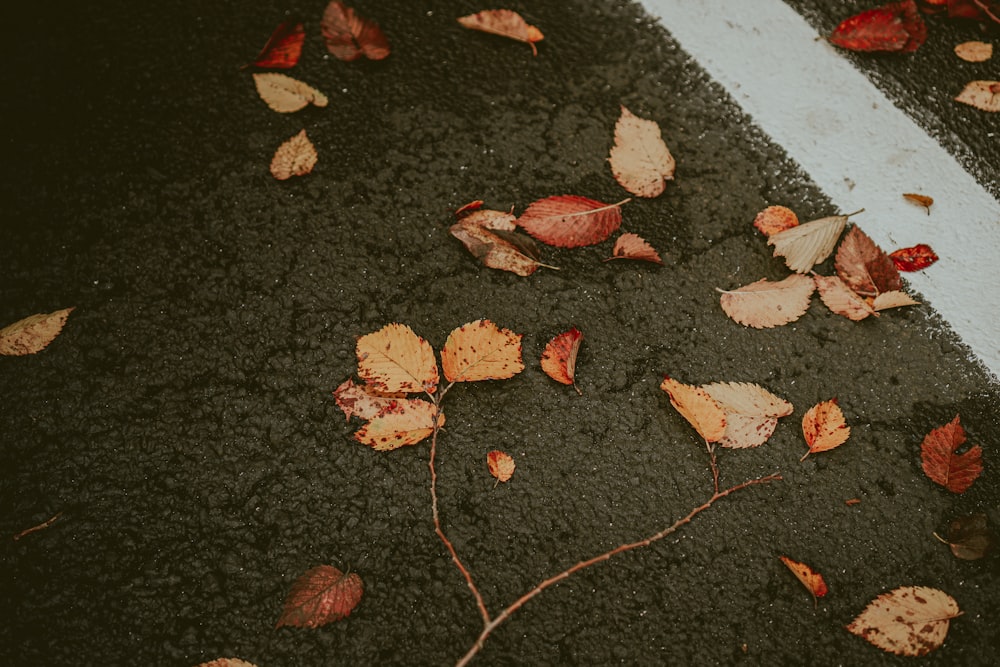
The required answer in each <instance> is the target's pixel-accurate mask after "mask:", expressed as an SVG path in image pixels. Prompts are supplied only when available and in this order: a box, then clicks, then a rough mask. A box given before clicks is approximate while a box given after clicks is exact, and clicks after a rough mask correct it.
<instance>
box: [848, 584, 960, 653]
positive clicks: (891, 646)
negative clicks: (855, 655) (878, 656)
mask: <svg viewBox="0 0 1000 667" xmlns="http://www.w3.org/2000/svg"><path fill="white" fill-rule="evenodd" d="M961 613H962V612H961V610H960V609H959V608H958V603H957V602H955V600H954V598H952V597H951V596H950V595H948V594H947V593H945V592H943V591H939V590H937V589H936V588H928V587H926V586H903V587H901V588H897V589H895V590H892V591H889V592H888V593H883V594H882V595H879V596H878V597H877V598H875V599H874V600H873V601H872V602H870V603H869V604H868V606H867V607H865V610H864V611H863V612H861V613H860V614H859V615H858V617H857V618H855V619H854V620H853V621H851V623H850V624H849V625H848V626H847V630H848V631H849V632H851V633H852V634H855V635H857V636H858V637H861V638H862V639H865V640H866V641H868V642H870V643H871V644H873V645H875V646H877V647H878V648H880V649H882V650H883V651H887V652H889V653H895V654H896V655H907V656H921V655H926V654H928V653H930V652H931V651H933V650H934V649H936V648H938V647H939V646H941V644H943V643H944V639H945V636H947V634H948V623H949V621H950V620H951V619H953V618H956V617H958V616H959V615H961Z"/></svg>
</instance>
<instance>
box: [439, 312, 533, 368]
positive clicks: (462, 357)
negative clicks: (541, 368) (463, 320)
mask: <svg viewBox="0 0 1000 667" xmlns="http://www.w3.org/2000/svg"><path fill="white" fill-rule="evenodd" d="M441 367H442V368H443V369H444V376H445V378H447V380H448V381H449V382H476V381H478V380H506V379H507V378H510V377H513V376H515V375H517V374H518V373H520V372H521V371H523V370H524V362H522V361H521V335H520V334H516V333H514V332H512V331H510V330H508V329H501V328H499V327H498V326H497V325H495V324H493V322H490V321H489V320H476V321H475V322H469V323H468V324H463V325H462V326H460V327H459V328H457V329H455V330H454V331H452V332H451V333H450V334H448V340H446V341H445V343H444V348H443V349H442V350H441Z"/></svg>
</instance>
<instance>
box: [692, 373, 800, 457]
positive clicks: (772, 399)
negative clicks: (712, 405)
mask: <svg viewBox="0 0 1000 667" xmlns="http://www.w3.org/2000/svg"><path fill="white" fill-rule="evenodd" d="M702 389H703V390H704V391H705V393H707V394H708V395H709V396H711V397H712V399H713V400H714V401H715V402H716V403H717V404H718V405H719V407H720V408H722V410H723V412H725V414H726V432H725V434H724V435H723V436H722V438H721V439H720V440H719V444H720V445H722V446H723V447H729V448H731V449H744V448H747V447H759V446H760V445H763V444H764V443H765V442H767V440H768V438H770V437H771V434H772V433H774V429H775V427H776V426H777V425H778V418H779V417H784V416H786V415H790V414H792V410H793V409H794V408H793V407H792V404H791V403H789V402H788V401H786V400H784V399H782V398H779V397H777V396H775V395H774V394H772V393H771V392H769V391H768V390H766V389H764V388H763V387H761V386H760V385H758V384H750V383H747V382H715V383H713V384H707V385H704V386H702Z"/></svg>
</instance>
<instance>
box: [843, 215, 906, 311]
mask: <svg viewBox="0 0 1000 667" xmlns="http://www.w3.org/2000/svg"><path fill="white" fill-rule="evenodd" d="M835 266H836V269H837V275H838V276H840V279H841V280H843V281H844V283H845V284H846V285H847V286H848V287H850V288H851V289H852V290H854V291H855V292H857V293H858V294H860V295H861V296H871V297H874V296H878V295H879V294H881V293H882V292H892V291H894V290H900V289H903V279H902V278H901V277H900V276H899V271H898V270H897V269H896V265H895V264H893V262H892V259H891V258H890V257H889V255H887V254H886V253H885V251H883V250H882V249H881V248H879V247H878V245H876V244H875V242H874V241H872V240H871V237H869V236H868V235H867V234H865V233H864V232H863V231H861V228H860V227H858V226H857V225H855V226H854V227H851V231H849V232H847V234H846V235H845V236H844V240H843V241H842V242H841V243H840V247H839V248H838V249H837V259H836V262H835Z"/></svg>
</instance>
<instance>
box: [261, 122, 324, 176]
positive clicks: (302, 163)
mask: <svg viewBox="0 0 1000 667" xmlns="http://www.w3.org/2000/svg"><path fill="white" fill-rule="evenodd" d="M316 159H317V155H316V147H315V146H313V143H312V142H311V141H309V137H307V136H306V131H305V130H302V131H301V132H299V133H298V134H296V135H295V136H294V137H292V138H291V139H289V140H288V141H286V142H285V143H283V144H281V145H280V146H279V147H278V150H276V151H275V152H274V157H272V158H271V175H272V176H274V177H275V178H276V179H278V180H279V181H284V180H288V179H289V178H291V177H292V176H304V175H306V174H308V173H310V172H311V171H312V170H313V167H315V166H316Z"/></svg>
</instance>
